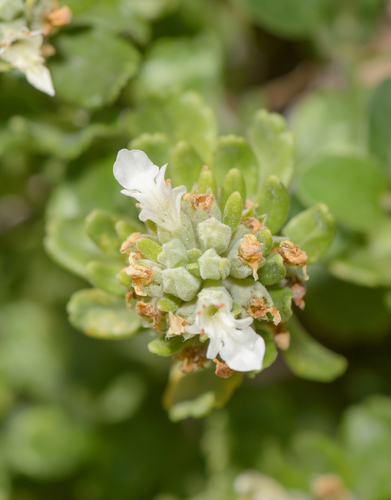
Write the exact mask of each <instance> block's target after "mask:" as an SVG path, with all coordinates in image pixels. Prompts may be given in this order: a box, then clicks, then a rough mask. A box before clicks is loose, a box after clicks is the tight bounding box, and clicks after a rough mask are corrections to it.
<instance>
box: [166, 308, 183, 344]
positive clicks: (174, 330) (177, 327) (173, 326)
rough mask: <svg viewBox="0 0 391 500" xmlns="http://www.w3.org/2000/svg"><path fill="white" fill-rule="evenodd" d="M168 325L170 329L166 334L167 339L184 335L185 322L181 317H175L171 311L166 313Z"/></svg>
mask: <svg viewBox="0 0 391 500" xmlns="http://www.w3.org/2000/svg"><path fill="white" fill-rule="evenodd" d="M168 324H169V325H170V328H169V329H168V332H167V335H166V336H167V338H170V337H174V336H175V335H182V334H183V333H185V325H186V324H187V323H186V320H185V319H184V318H182V317H181V316H175V314H173V313H172V312H171V311H170V312H169V313H168Z"/></svg>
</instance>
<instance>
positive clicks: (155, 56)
mask: <svg viewBox="0 0 391 500" xmlns="http://www.w3.org/2000/svg"><path fill="white" fill-rule="evenodd" d="M221 68H222V50H221V46H220V42H219V39H218V38H217V37H216V36H214V35H207V36H205V35H201V36H198V37H196V38H193V39H191V38H187V39H186V38H178V37H176V38H160V39H159V40H157V41H156V42H155V43H154V44H153V46H152V47H151V48H150V50H149V52H148V53H147V56H146V58H145V61H144V62H143V64H142V66H141V68H140V72H139V75H138V78H137V91H138V94H139V95H142V96H144V97H145V96H146V95H150V94H152V95H153V94H165V93H167V92H172V91H176V90H178V89H179V90H181V91H183V90H186V89H195V90H201V91H206V90H209V89H210V88H211V87H216V85H217V84H218V82H219V80H220V73H221Z"/></svg>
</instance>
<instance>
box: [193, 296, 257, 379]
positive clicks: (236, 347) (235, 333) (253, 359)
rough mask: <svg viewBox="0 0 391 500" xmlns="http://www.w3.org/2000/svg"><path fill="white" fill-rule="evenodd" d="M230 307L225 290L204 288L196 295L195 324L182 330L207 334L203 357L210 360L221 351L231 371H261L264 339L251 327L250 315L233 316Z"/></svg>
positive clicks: (251, 319) (230, 300) (230, 302)
mask: <svg viewBox="0 0 391 500" xmlns="http://www.w3.org/2000/svg"><path fill="white" fill-rule="evenodd" d="M231 307H232V298H231V296H230V295H229V293H228V292H226V291H221V292H216V291H213V292H211V291H208V290H207V289H206V290H203V291H202V292H200V293H199V295H198V302H197V310H196V315H195V321H194V324H193V325H189V326H185V330H186V332H187V333H190V334H201V335H203V334H204V333H206V334H207V336H208V338H209V346H208V350H207V353H206V356H207V357H208V358H209V359H214V358H215V357H216V356H217V354H220V357H221V359H223V360H224V361H225V362H226V363H227V365H228V366H229V368H231V369H232V370H235V371H239V372H248V371H251V370H260V369H261V368H262V361H263V356H264V354H265V342H264V340H263V338H262V337H261V336H260V335H257V334H256V333H255V331H254V330H253V329H252V328H251V327H250V324H251V323H252V321H253V318H251V317H248V318H243V319H235V317H234V315H233V314H232V313H231Z"/></svg>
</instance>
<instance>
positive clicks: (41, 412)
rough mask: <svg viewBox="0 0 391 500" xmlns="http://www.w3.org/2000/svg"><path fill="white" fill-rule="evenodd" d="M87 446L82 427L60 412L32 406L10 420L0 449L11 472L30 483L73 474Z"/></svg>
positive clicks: (88, 447) (62, 411)
mask: <svg viewBox="0 0 391 500" xmlns="http://www.w3.org/2000/svg"><path fill="white" fill-rule="evenodd" d="M91 444H92V443H91V441H90V437H89V435H88V433H87V432H86V430H85V429H84V428H83V427H82V425H81V424H80V423H78V422H77V421H76V420H75V419H71V417H70V416H69V415H67V414H66V413H65V411H64V410H63V409H62V408H60V407H57V406H55V405H49V404H46V405H44V404H41V405H38V404H35V405H33V406H28V407H26V408H24V409H22V411H20V412H18V413H17V414H16V415H15V416H14V417H13V418H12V420H11V421H10V422H9V425H8V429H7V433H6V434H5V441H4V444H3V446H2V448H3V449H4V451H5V455H6V457H7V461H8V463H9V464H10V465H11V467H12V469H13V470H15V471H17V472H19V473H22V474H23V475H26V476H28V477H30V478H33V479H34V480H37V479H38V480H40V481H42V480H50V481H54V480H58V479H60V478H61V479H62V478H64V477H66V476H68V475H69V474H71V473H72V472H73V471H74V470H76V469H77V468H78V467H79V466H80V465H81V463H83V462H84V461H85V459H86V458H87V457H88V455H87V453H88V452H89V451H90V446H91Z"/></svg>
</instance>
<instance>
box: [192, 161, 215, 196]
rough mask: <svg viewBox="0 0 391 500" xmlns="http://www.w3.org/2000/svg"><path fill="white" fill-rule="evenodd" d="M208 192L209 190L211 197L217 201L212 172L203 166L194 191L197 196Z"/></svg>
mask: <svg viewBox="0 0 391 500" xmlns="http://www.w3.org/2000/svg"><path fill="white" fill-rule="evenodd" d="M208 190H211V191H212V193H213V196H214V197H215V199H216V200H217V185H216V180H215V178H214V175H213V172H212V170H210V169H209V168H207V167H206V166H204V167H203V168H202V170H201V173H200V177H199V179H198V183H197V185H196V191H197V193H199V194H205V193H206V192H207V191H208Z"/></svg>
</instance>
